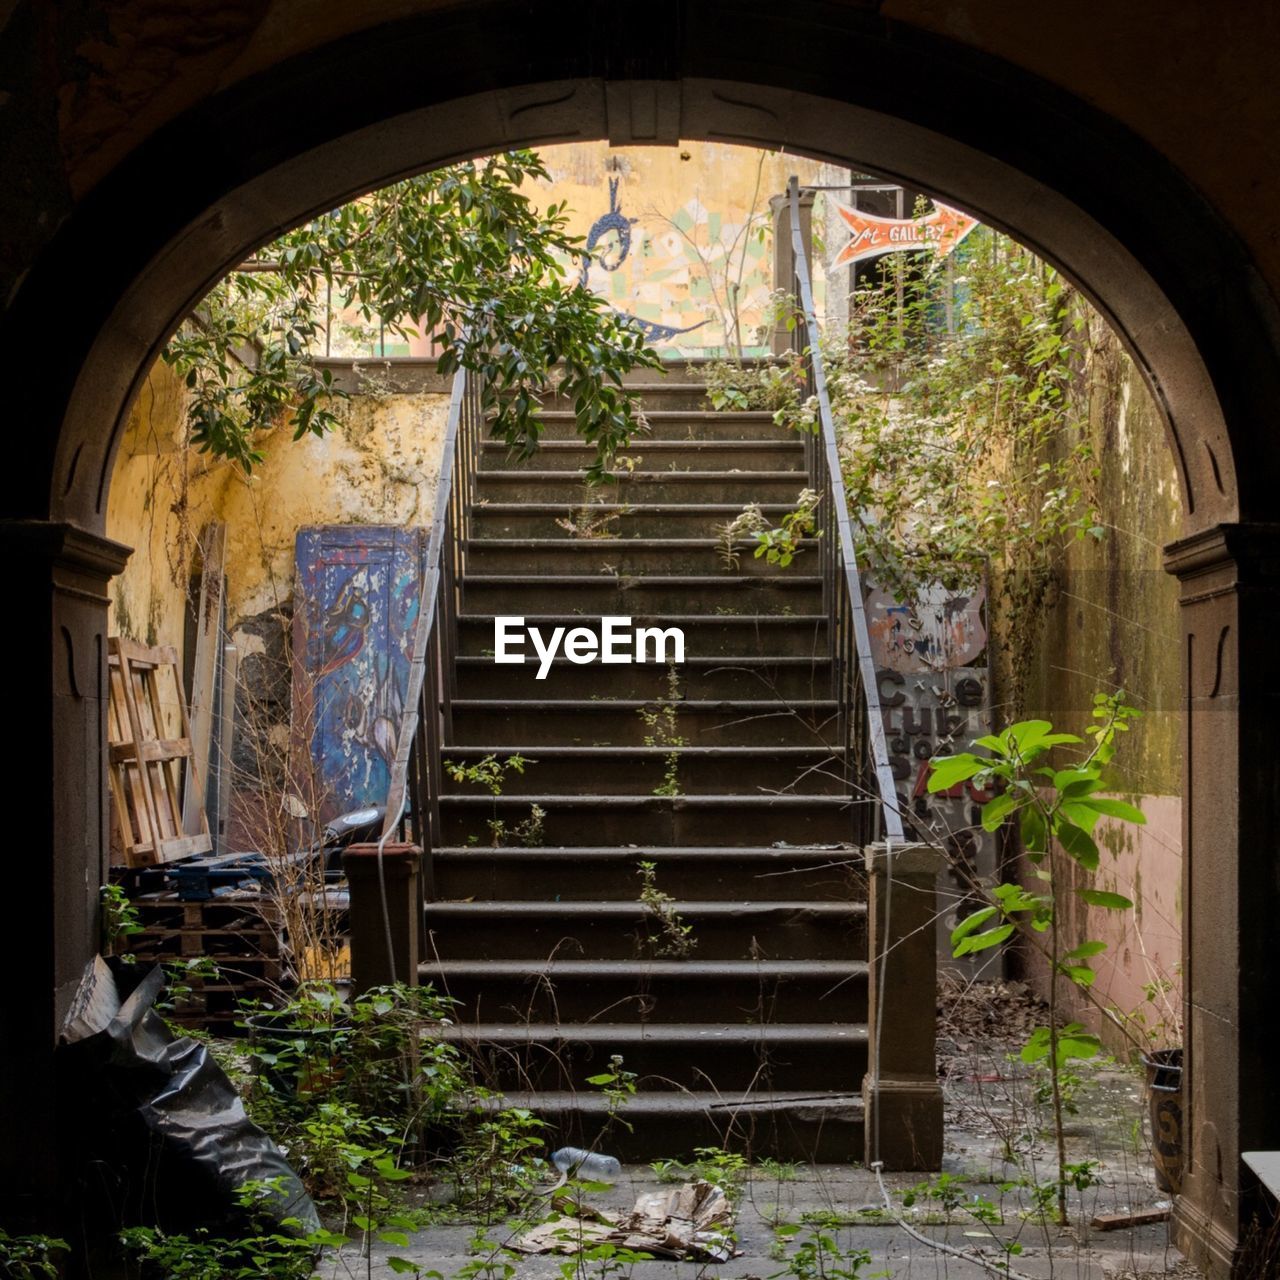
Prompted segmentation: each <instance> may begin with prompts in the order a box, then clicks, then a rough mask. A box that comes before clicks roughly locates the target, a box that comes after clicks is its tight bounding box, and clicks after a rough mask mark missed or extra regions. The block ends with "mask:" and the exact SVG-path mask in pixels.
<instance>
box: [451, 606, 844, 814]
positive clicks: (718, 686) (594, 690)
mask: <svg viewBox="0 0 1280 1280" xmlns="http://www.w3.org/2000/svg"><path fill="white" fill-rule="evenodd" d="M561 625H563V624H561ZM455 662H456V664H457V665H456V672H457V677H458V684H457V696H458V697H460V698H519V697H524V696H526V695H528V694H530V693H536V695H537V696H540V697H545V698H553V699H555V698H575V697H576V698H590V699H593V700H598V699H610V700H612V699H618V698H623V699H631V700H633V701H634V700H636V699H645V700H649V701H653V700H656V699H658V698H665V697H669V696H670V692H671V686H670V683H669V668H667V667H665V666H660V665H659V664H658V663H654V662H645V663H635V662H633V663H631V664H630V665H628V666H614V665H611V666H605V665H604V664H602V663H596V662H593V663H591V664H589V665H587V666H582V665H581V664H579V663H576V662H570V661H569V659H568V658H556V659H554V660H553V661H552V663H551V667H550V669H549V670H548V671H547V674H546V677H545V678H544V679H542V680H539V679H538V678H537V676H538V667H536V666H534V665H532V664H526V665H524V666H516V665H514V664H510V663H495V662H494V660H493V659H492V657H475V656H472V657H464V658H457V659H455ZM676 680H677V689H678V691H679V694H680V696H681V697H682V698H689V699H692V700H693V701H695V702H697V701H718V700H722V699H725V698H728V699H746V700H747V701H752V700H756V699H761V698H777V699H780V700H782V701H786V702H792V701H796V700H800V701H812V700H814V699H818V700H821V699H822V698H824V697H827V696H828V695H829V694H830V692H831V663H830V660H829V659H827V658H817V657H813V658H810V657H791V658H755V657H738V658H689V657H688V656H687V655H686V658H685V661H684V662H682V663H681V664H680V666H679V668H678V669H677V675H676ZM748 789H749V788H748Z"/></svg>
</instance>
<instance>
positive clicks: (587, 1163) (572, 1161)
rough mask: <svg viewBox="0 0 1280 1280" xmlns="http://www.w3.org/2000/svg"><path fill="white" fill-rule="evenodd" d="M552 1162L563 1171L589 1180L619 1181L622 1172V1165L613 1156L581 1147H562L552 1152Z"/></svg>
mask: <svg viewBox="0 0 1280 1280" xmlns="http://www.w3.org/2000/svg"><path fill="white" fill-rule="evenodd" d="M551 1163H552V1164H553V1165H555V1167H556V1168H557V1169H559V1170H560V1172H561V1173H564V1174H568V1175H569V1176H570V1177H573V1178H584V1179H586V1180H587V1181H589V1182H617V1180H618V1178H619V1177H620V1176H621V1174H622V1165H620V1164H619V1163H618V1161H617V1160H616V1159H615V1158H614V1157H613V1156H603V1155H601V1154H600V1153H599V1152H597V1151H584V1150H583V1149H582V1148H581V1147H561V1148H560V1150H559V1151H555V1152H553V1153H552V1155H551Z"/></svg>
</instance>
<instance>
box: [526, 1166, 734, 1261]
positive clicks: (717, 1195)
mask: <svg viewBox="0 0 1280 1280" xmlns="http://www.w3.org/2000/svg"><path fill="white" fill-rule="evenodd" d="M556 1154H557V1155H559V1154H560V1153H559V1152H557V1153H556ZM604 1158H605V1159H608V1158H609V1157H604ZM552 1159H553V1160H554V1159H555V1157H554V1156H553V1157H552ZM553 1203H554V1206H555V1208H556V1209H558V1210H559V1211H560V1216H559V1217H558V1218H553V1219H552V1220H550V1221H549V1222H544V1223H542V1224H540V1225H539V1226H537V1227H534V1229H533V1230H532V1231H530V1232H528V1233H527V1234H526V1235H524V1236H522V1237H521V1238H520V1240H519V1241H518V1242H517V1243H516V1246H515V1247H516V1248H517V1249H518V1250H519V1251H520V1252H521V1253H565V1254H574V1253H580V1252H582V1250H584V1249H589V1248H591V1247H592V1246H593V1245H597V1244H605V1243H607V1244H613V1245H619V1246H621V1247H622V1248H625V1249H632V1250H634V1251H635V1252H637V1253H651V1254H653V1255H655V1256H656V1257H660V1258H673V1259H677V1260H681V1259H692V1260H695V1261H704V1262H728V1261H729V1260H730V1259H732V1258H736V1257H739V1256H741V1250H739V1249H737V1248H736V1247H735V1245H734V1240H733V1209H732V1208H731V1207H730V1205H729V1200H728V1197H727V1196H726V1195H725V1193H724V1191H723V1190H722V1189H721V1188H720V1187H717V1186H714V1185H713V1184H711V1183H710V1182H703V1181H701V1180H699V1181H698V1182H686V1183H684V1184H683V1185H682V1186H679V1187H667V1188H663V1189H661V1190H658V1191H646V1192H644V1193H643V1194H642V1195H640V1196H637V1197H636V1202H635V1206H634V1208H632V1210H631V1212H630V1213H629V1214H627V1215H626V1216H625V1217H622V1218H616V1219H615V1218H613V1217H611V1216H610V1215H609V1214H607V1213H604V1212H603V1211H601V1210H599V1209H593V1208H591V1207H590V1206H587V1205H579V1204H577V1203H575V1202H574V1201H573V1200H572V1198H570V1197H569V1196H564V1195H562V1196H558V1197H557V1198H556V1199H555V1201H554V1202H553Z"/></svg>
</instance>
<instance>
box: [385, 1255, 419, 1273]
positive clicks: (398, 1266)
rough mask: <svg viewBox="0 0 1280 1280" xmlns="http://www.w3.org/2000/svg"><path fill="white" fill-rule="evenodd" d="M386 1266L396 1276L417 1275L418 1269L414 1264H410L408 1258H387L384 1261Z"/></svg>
mask: <svg viewBox="0 0 1280 1280" xmlns="http://www.w3.org/2000/svg"><path fill="white" fill-rule="evenodd" d="M386 1263H387V1266H388V1267H390V1268H391V1270H392V1271H394V1272H395V1273H396V1275H398V1276H413V1275H417V1274H418V1273H419V1270H420V1268H419V1267H418V1264H417V1263H416V1262H410V1261H409V1259H408V1258H395V1257H389V1258H387V1259H386Z"/></svg>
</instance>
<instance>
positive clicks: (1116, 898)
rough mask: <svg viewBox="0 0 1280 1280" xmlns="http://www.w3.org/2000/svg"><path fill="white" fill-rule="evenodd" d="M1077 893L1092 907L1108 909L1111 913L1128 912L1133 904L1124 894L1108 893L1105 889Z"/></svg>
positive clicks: (1081, 890) (1078, 890)
mask: <svg viewBox="0 0 1280 1280" xmlns="http://www.w3.org/2000/svg"><path fill="white" fill-rule="evenodd" d="M1076 892H1077V893H1078V894H1079V895H1080V897H1081V898H1082V899H1083V900H1084V901H1085V902H1087V903H1088V904H1089V905H1090V906H1091V907H1106V908H1107V909H1108V910H1110V911H1128V910H1129V909H1130V908H1131V907H1132V906H1133V902H1132V900H1131V899H1129V898H1126V897H1125V896H1124V894H1122V893H1108V892H1107V891H1106V890H1105V889H1077V890H1076Z"/></svg>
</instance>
